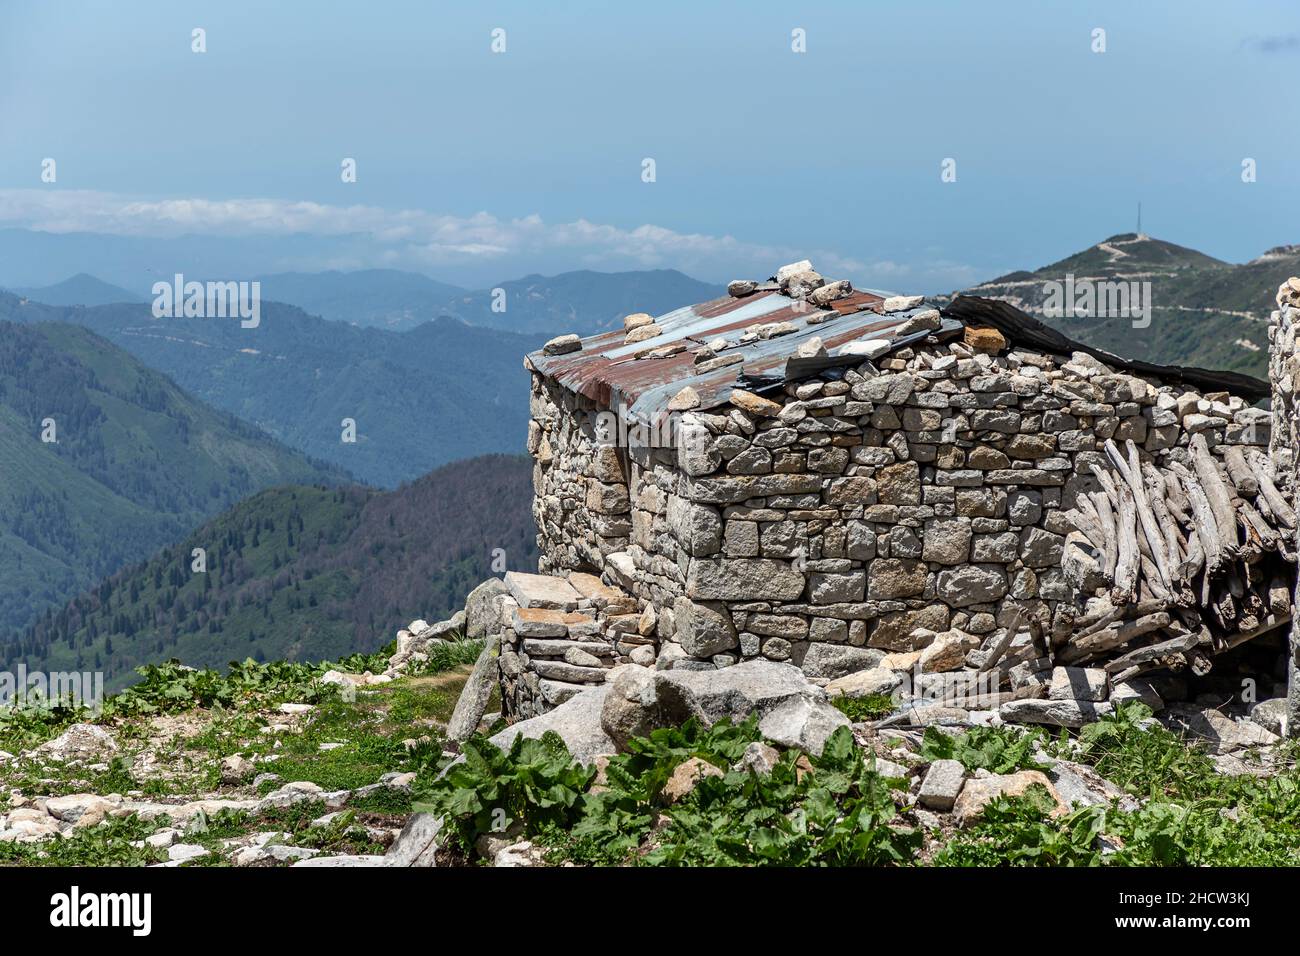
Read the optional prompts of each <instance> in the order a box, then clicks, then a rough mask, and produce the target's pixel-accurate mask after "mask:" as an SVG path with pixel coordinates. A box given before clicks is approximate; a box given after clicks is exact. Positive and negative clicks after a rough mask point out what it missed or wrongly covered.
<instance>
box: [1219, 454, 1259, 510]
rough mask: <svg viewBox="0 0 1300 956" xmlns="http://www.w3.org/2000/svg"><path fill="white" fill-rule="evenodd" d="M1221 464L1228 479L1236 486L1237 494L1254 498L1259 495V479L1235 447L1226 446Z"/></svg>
mask: <svg viewBox="0 0 1300 956" xmlns="http://www.w3.org/2000/svg"><path fill="white" fill-rule="evenodd" d="M1223 464H1224V465H1225V466H1226V467H1227V469H1228V477H1229V478H1230V479H1232V483H1233V485H1234V486H1236V488H1237V491H1238V493H1239V494H1241V495H1243V496H1244V497H1249V498H1254V497H1255V496H1256V495H1258V494H1259V479H1258V478H1256V477H1255V472H1254V471H1253V470H1252V469H1251V467H1250V465H1249V464H1247V462H1246V456H1245V455H1243V454H1242V452H1241V449H1240V448H1239V447H1238V446H1236V445H1227V446H1226V447H1225V448H1224V450H1223Z"/></svg>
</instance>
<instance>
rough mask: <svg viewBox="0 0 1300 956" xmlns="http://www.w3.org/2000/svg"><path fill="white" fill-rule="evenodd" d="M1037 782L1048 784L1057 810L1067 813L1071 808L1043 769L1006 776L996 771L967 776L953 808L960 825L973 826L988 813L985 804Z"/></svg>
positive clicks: (1023, 791) (1022, 791)
mask: <svg viewBox="0 0 1300 956" xmlns="http://www.w3.org/2000/svg"><path fill="white" fill-rule="evenodd" d="M1035 784H1037V785H1040V786H1042V787H1045V788H1046V789H1047V792H1048V794H1049V795H1050V796H1051V797H1052V799H1053V800H1054V801H1055V802H1056V809H1055V811H1053V812H1054V814H1060V813H1064V812H1066V811H1068V810H1069V809H1070V808H1069V807H1068V806H1067V805H1066V804H1065V801H1063V800H1062V799H1061V796H1060V794H1058V793H1057V792H1056V788H1055V787H1054V786H1052V782H1051V781H1050V780H1048V779H1047V777H1045V776H1044V775H1043V773H1042V771H1039V770H1021V771H1020V772H1019V773H1012V774H1006V775H1005V776H997V775H996V774H995V775H992V776H988V777H974V778H972V779H970V780H967V781H966V786H964V787H962V790H961V794H960V795H959V796H958V797H957V802H956V803H955V804H954V805H953V808H952V812H953V816H954V818H955V819H956V822H957V825H958V826H961V827H965V826H970V825H971V824H972V823H975V822H976V821H978V820H979V818H980V817H981V816H983V815H984V810H985V808H986V807H988V805H989V804H990V803H992V802H993V801H994V800H996V799H997V798H998V797H1019V796H1023V795H1024V793H1025V791H1027V790H1028V789H1029V788H1030V787H1032V786H1034V785H1035Z"/></svg>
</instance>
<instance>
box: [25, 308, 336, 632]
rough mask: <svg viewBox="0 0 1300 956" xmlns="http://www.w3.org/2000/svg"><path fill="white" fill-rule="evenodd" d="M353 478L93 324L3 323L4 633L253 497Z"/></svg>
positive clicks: (59, 604)
mask: <svg viewBox="0 0 1300 956" xmlns="http://www.w3.org/2000/svg"><path fill="white" fill-rule="evenodd" d="M346 478H347V475H346V474H345V473H344V472H342V471H341V470H339V469H336V468H334V467H332V466H329V465H326V464H324V463H320V462H313V461H309V460H308V459H307V457H306V456H304V455H303V454H302V453H300V452H297V451H293V450H292V449H290V448H287V447H285V446H284V445H282V444H280V443H279V442H277V441H275V440H273V439H271V438H270V437H268V436H267V435H265V434H264V433H262V432H261V431H259V430H257V429H256V428H253V427H252V426H250V425H248V424H246V423H244V422H241V421H239V420H238V419H236V418H235V417H234V416H232V415H229V414H226V413H222V412H218V411H216V410H214V409H212V408H209V407H208V406H206V405H204V404H203V403H202V402H200V401H197V400H195V399H194V398H193V397H192V396H190V395H188V394H186V393H185V392H183V391H182V390H181V389H180V388H178V387H177V386H176V385H175V384H174V383H173V382H171V381H170V380H169V379H168V378H167V377H166V376H164V375H162V374H161V373H159V372H156V371H154V370H153V369H150V368H148V367H146V366H145V365H144V364H143V363H141V362H140V361H139V360H137V359H135V358H133V357H132V356H131V355H129V354H127V353H126V352H125V351H123V350H122V349H120V348H117V347H116V346H114V345H113V344H111V343H110V342H107V341H105V340H104V339H102V338H100V337H99V336H98V335H95V334H93V333H92V332H90V331H89V330H87V329H85V328H81V327H78V326H75V325H66V324H55V323H47V322H41V323H37V324H30V325H19V324H14V323H11V322H2V321H0V635H4V634H12V633H13V632H14V631H16V630H19V629H21V628H22V627H23V626H25V625H26V624H27V623H28V622H29V621H31V620H32V619H33V618H34V617H35V615H36V614H38V613H39V612H41V611H44V610H45V609H47V608H50V607H58V606H61V605H62V604H63V602H64V601H66V600H67V599H68V597H69V596H70V595H72V594H74V593H76V592H77V591H79V590H81V589H82V588H85V587H87V586H89V585H91V584H93V583H94V582H96V581H98V580H99V579H100V578H101V577H103V576H104V575H105V574H107V573H110V572H112V571H114V570H116V569H117V568H119V567H121V565H122V564H123V563H125V562H128V561H134V560H138V559H140V558H142V557H144V556H145V555H147V554H150V553H151V552H153V551H154V550H155V549H157V548H158V547H160V546H161V545H163V544H165V543H167V542H169V541H172V540H175V539H176V538H177V537H178V536H180V535H181V534H183V533H184V532H186V531H187V530H189V529H190V528H193V527H194V526H195V525H196V524H198V523H199V522H200V521H203V520H204V519H205V518H207V517H209V516H210V515H213V514H216V513H217V512H219V511H221V510H222V509H224V508H227V507H229V506H230V505H231V504H233V503H234V502H236V501H239V500H240V499H241V498H244V497H245V496H247V495H250V494H252V493H254V492H256V491H259V490H261V489H263V488H266V487H268V486H270V485H277V484H285V483H289V482H339V481H343V480H346Z"/></svg>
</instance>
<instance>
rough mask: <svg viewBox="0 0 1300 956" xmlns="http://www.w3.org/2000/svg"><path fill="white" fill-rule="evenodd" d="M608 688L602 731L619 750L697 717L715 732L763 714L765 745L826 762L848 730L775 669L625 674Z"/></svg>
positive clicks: (797, 679) (768, 664)
mask: <svg viewBox="0 0 1300 956" xmlns="http://www.w3.org/2000/svg"><path fill="white" fill-rule="evenodd" d="M607 686H608V687H609V693H608V695H607V696H606V697H605V700H604V705H603V709H602V711H601V724H602V726H603V728H604V731H605V733H606V734H607V735H608V736H609V738H610V739H611V740H613V741H614V742H615V743H616V744H618V745H619V746H624V745H626V743H627V741H628V739H629V738H631V737H636V736H644V735H645V734H647V733H649V732H650V731H652V730H654V729H655V728H656V727H666V726H677V725H680V724H682V723H684V722H685V721H686V720H688V719H689V718H692V717H694V718H695V719H696V720H698V721H700V722H701V723H703V724H705V725H706V726H709V725H712V724H714V723H717V722H718V721H719V720H722V719H723V718H724V717H726V718H730V719H731V720H732V721H733V722H737V723H739V722H740V721H743V720H745V719H746V718H748V717H749V716H750V715H751V714H757V715H758V720H759V723H758V727H759V731H760V732H761V733H762V734H763V736H764V737H767V738H768V739H770V740H772V741H774V742H776V743H779V744H782V745H784V746H787V747H798V748H800V749H802V750H806V751H808V752H810V753H813V754H820V753H821V751H822V748H823V746H825V743H826V739H827V738H828V737H830V735H831V734H832V733H833V732H834V731H835V730H836V728H838V727H844V726H848V724H849V720H848V718H847V717H845V716H844V714H842V713H841V712H840V711H839V710H837V709H835V708H834V707H833V706H831V704H830V703H829V702H828V701H827V699H826V694H825V692H823V691H822V690H821V688H819V687H816V686H815V685H813V684H810V683H809V682H808V679H807V678H806V677H805V676H804V675H803V673H802V672H801V671H800V670H799V669H798V668H797V667H794V666H792V665H790V664H779V663H775V662H773V661H763V660H756V661H746V662H745V663H743V664H737V665H735V666H732V667H724V668H722V669H720V670H703V671H693V670H667V671H660V670H656V671H650V670H647V669H644V668H637V667H622V668H616V669H615V671H614V672H613V677H612V678H611V680H610V683H609V684H608V685H607Z"/></svg>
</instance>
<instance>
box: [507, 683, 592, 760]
mask: <svg viewBox="0 0 1300 956" xmlns="http://www.w3.org/2000/svg"><path fill="white" fill-rule="evenodd" d="M609 688H610V685H609V684H608V683H605V684H598V685H597V686H595V687H592V688H591V689H590V690H585V691H583V692H582V693H580V694H578V695H576V696H574V697H572V698H570V699H569V700H566V701H565V702H564V703H563V704H561V705H560V706H559V707H556V708H555V709H554V710H549V711H547V712H546V713H544V714H541V715H539V716H537V717H530V718H529V719H528V720H521V721H519V722H518V723H517V724H511V725H510V726H509V727H507V728H505V729H504V730H502V731H501V732H500V733H497V734H495V735H493V736H492V737H491V738H490V739H491V741H492V743H494V744H496V745H497V746H498V747H500V748H501V749H502V750H508V749H509V748H510V745H511V744H513V743H514V742H515V738H516V737H521V736H522V737H532V738H540V737H541V736H542V735H543V734H545V733H546V732H547V731H548V730H553V731H555V732H556V733H557V734H559V735H560V739H561V740H563V741H564V744H565V746H566V747H568V748H569V753H571V754H572V755H573V757H574V759H575V760H577V761H578V762H579V763H583V764H592V763H595V762H596V758H597V757H607V756H609V755H610V754H613V753H616V752H617V748H616V747H615V746H614V741H613V740H611V739H610V737H609V735H608V734H607V733H605V731H604V729H603V728H602V726H601V708H602V707H603V706H604V703H605V695H606V693H607V692H608V691H609Z"/></svg>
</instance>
